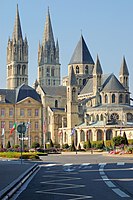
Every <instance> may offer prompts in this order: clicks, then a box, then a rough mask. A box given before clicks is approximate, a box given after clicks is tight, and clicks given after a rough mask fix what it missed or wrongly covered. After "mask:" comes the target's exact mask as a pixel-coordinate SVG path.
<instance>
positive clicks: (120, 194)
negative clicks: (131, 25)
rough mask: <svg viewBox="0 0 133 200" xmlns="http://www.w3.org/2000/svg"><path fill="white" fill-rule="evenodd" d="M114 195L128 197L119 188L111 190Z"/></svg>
mask: <svg viewBox="0 0 133 200" xmlns="http://www.w3.org/2000/svg"><path fill="white" fill-rule="evenodd" d="M112 190H113V191H114V192H115V193H116V194H118V195H119V196H120V197H130V196H129V195H128V194H126V193H125V192H123V191H122V190H120V189H119V188H114V189H112Z"/></svg>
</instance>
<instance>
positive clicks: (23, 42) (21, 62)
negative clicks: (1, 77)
mask: <svg viewBox="0 0 133 200" xmlns="http://www.w3.org/2000/svg"><path fill="white" fill-rule="evenodd" d="M23 83H25V84H27V85H28V42H27V37H26V36H25V38H24V39H23V36H22V30H21V23H20V17H19V10H18V5H17V11H16V18H15V24H14V30H13V34H12V39H10V38H9V40H8V45H7V88H8V89H15V88H17V87H18V86H20V85H22V84H23Z"/></svg>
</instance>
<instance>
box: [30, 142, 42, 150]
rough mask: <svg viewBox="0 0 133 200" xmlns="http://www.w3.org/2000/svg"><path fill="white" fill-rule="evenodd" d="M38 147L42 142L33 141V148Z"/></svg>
mask: <svg viewBox="0 0 133 200" xmlns="http://www.w3.org/2000/svg"><path fill="white" fill-rule="evenodd" d="M38 147H40V144H39V143H38V142H33V144H32V148H35V149H36V148H38Z"/></svg>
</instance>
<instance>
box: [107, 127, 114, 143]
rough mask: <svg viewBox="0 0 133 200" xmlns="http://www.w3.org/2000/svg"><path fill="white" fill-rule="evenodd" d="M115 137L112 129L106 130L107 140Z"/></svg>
mask: <svg viewBox="0 0 133 200" xmlns="http://www.w3.org/2000/svg"><path fill="white" fill-rule="evenodd" d="M112 138H113V132H112V130H111V129H108V130H106V140H111V139H112Z"/></svg>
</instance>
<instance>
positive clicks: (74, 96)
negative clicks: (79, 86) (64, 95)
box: [72, 88, 76, 101]
mask: <svg viewBox="0 0 133 200" xmlns="http://www.w3.org/2000/svg"><path fill="white" fill-rule="evenodd" d="M75 100H76V89H75V88H73V89H72V101H75Z"/></svg>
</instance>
